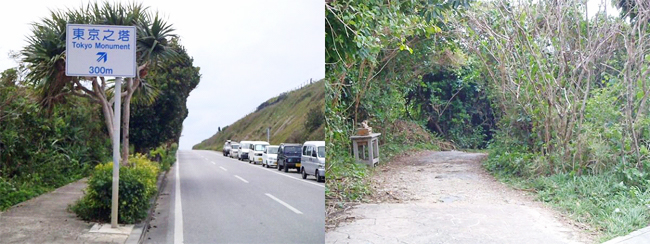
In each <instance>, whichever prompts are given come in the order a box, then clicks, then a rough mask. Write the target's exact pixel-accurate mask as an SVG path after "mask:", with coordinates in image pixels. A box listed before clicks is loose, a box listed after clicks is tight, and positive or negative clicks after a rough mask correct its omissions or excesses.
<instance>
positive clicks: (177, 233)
mask: <svg viewBox="0 0 650 244" xmlns="http://www.w3.org/2000/svg"><path fill="white" fill-rule="evenodd" d="M179 166H180V159H179V158H178V151H176V200H175V203H174V244H182V243H183V206H181V176H180V174H179V171H180V167H179Z"/></svg>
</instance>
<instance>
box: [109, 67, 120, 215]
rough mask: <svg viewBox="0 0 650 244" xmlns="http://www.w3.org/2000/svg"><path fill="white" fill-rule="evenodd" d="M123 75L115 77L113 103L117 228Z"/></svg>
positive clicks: (115, 213)
mask: <svg viewBox="0 0 650 244" xmlns="http://www.w3.org/2000/svg"><path fill="white" fill-rule="evenodd" d="M121 93H122V77H117V78H115V104H114V105H113V111H114V112H113V196H112V199H111V228H117V206H118V203H119V199H118V196H119V189H120V117H121V116H120V115H121V114H122V112H121V111H120V110H121V108H122V104H121V103H120V102H121V101H120V100H121V99H122V94H121Z"/></svg>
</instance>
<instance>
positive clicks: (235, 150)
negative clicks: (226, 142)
mask: <svg viewBox="0 0 650 244" xmlns="http://www.w3.org/2000/svg"><path fill="white" fill-rule="evenodd" d="M238 155H239V143H234V142H233V143H231V144H230V153H228V156H229V157H231V158H237V156H238Z"/></svg>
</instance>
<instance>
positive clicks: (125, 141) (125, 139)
mask: <svg viewBox="0 0 650 244" xmlns="http://www.w3.org/2000/svg"><path fill="white" fill-rule="evenodd" d="M126 81H127V83H126V97H125V98H124V102H123V103H122V165H128V164H129V118H131V98H132V97H133V87H132V84H133V79H132V78H126Z"/></svg>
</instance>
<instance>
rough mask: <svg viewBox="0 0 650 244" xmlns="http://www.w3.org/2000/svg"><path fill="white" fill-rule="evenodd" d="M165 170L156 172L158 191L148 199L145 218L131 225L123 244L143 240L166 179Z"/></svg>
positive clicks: (139, 243)
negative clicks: (129, 232)
mask: <svg viewBox="0 0 650 244" xmlns="http://www.w3.org/2000/svg"><path fill="white" fill-rule="evenodd" d="M170 169H171V168H170ZM167 172H168V171H165V172H160V173H159V174H158V181H157V182H156V185H157V188H158V191H157V192H156V195H154V196H153V197H152V198H151V200H149V211H148V212H149V213H148V214H147V218H146V219H145V220H144V221H142V222H140V223H137V224H136V225H135V226H133V230H132V231H131V234H130V235H129V238H128V239H126V242H124V243H125V244H141V243H143V242H144V238H145V236H146V233H147V229H149V222H151V218H152V217H153V213H154V211H155V210H156V200H158V195H160V192H162V191H163V188H162V187H163V186H164V185H165V182H166V181H167Z"/></svg>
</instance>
